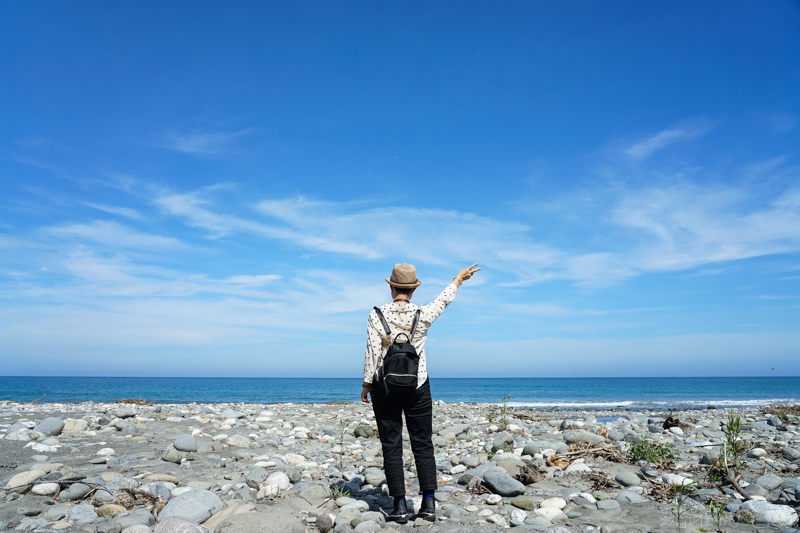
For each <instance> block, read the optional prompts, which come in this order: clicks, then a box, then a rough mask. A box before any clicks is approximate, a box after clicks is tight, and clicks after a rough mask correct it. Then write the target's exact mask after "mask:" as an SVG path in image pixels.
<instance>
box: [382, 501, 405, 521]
mask: <svg viewBox="0 0 800 533" xmlns="http://www.w3.org/2000/svg"><path fill="white" fill-rule="evenodd" d="M386 520H387V521H388V522H397V523H398V524H405V523H406V522H408V507H406V499H405V498H403V499H402V500H400V501H398V502H397V503H396V504H395V505H394V510H393V511H392V513H391V514H390V515H389V516H387V517H386Z"/></svg>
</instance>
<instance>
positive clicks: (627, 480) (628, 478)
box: [614, 472, 642, 487]
mask: <svg viewBox="0 0 800 533" xmlns="http://www.w3.org/2000/svg"><path fill="white" fill-rule="evenodd" d="M614 479H615V480H616V482H617V483H619V484H620V485H622V486H624V487H632V486H637V485H641V483H642V480H641V479H639V476H637V475H636V474H635V473H633V472H620V473H619V474H617V475H616V476H615V477H614Z"/></svg>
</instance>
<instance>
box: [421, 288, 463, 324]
mask: <svg viewBox="0 0 800 533" xmlns="http://www.w3.org/2000/svg"><path fill="white" fill-rule="evenodd" d="M457 290H458V287H457V286H456V284H455V283H451V284H450V285H448V286H447V287H445V288H444V290H443V291H442V292H441V294H439V296H437V297H436V299H435V300H434V301H432V302H431V303H429V304H428V305H426V306H423V307H422V317H421V318H422V320H424V321H425V322H428V323H429V324H433V322H434V321H435V320H436V319H437V318H439V316H440V315H441V314H442V313H444V310H445V309H446V308H447V306H448V305H450V302H452V301H453V299H454V298H455V297H456V291H457Z"/></svg>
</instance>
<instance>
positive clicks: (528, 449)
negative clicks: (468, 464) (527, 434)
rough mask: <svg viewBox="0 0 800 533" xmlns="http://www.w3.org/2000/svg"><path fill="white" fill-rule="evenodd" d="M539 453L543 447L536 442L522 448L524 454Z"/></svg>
mask: <svg viewBox="0 0 800 533" xmlns="http://www.w3.org/2000/svg"><path fill="white" fill-rule="evenodd" d="M537 453H542V447H541V446H539V445H538V444H536V443H535V442H529V443H528V444H526V445H525V447H524V448H523V449H522V455H530V456H533V455H535V454H537ZM476 466H477V465H476Z"/></svg>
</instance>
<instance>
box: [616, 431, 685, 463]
mask: <svg viewBox="0 0 800 533" xmlns="http://www.w3.org/2000/svg"><path fill="white" fill-rule="evenodd" d="M628 455H630V458H631V460H632V461H634V462H636V461H647V462H648V463H651V464H653V465H664V466H668V465H669V464H670V463H672V462H674V461H677V460H678V459H680V454H679V453H678V451H677V450H676V449H675V445H673V444H671V443H669V442H664V443H661V442H655V441H652V440H647V437H645V436H644V435H642V436H641V437H640V438H639V439H638V440H635V441H633V442H631V443H629V444H628Z"/></svg>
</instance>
